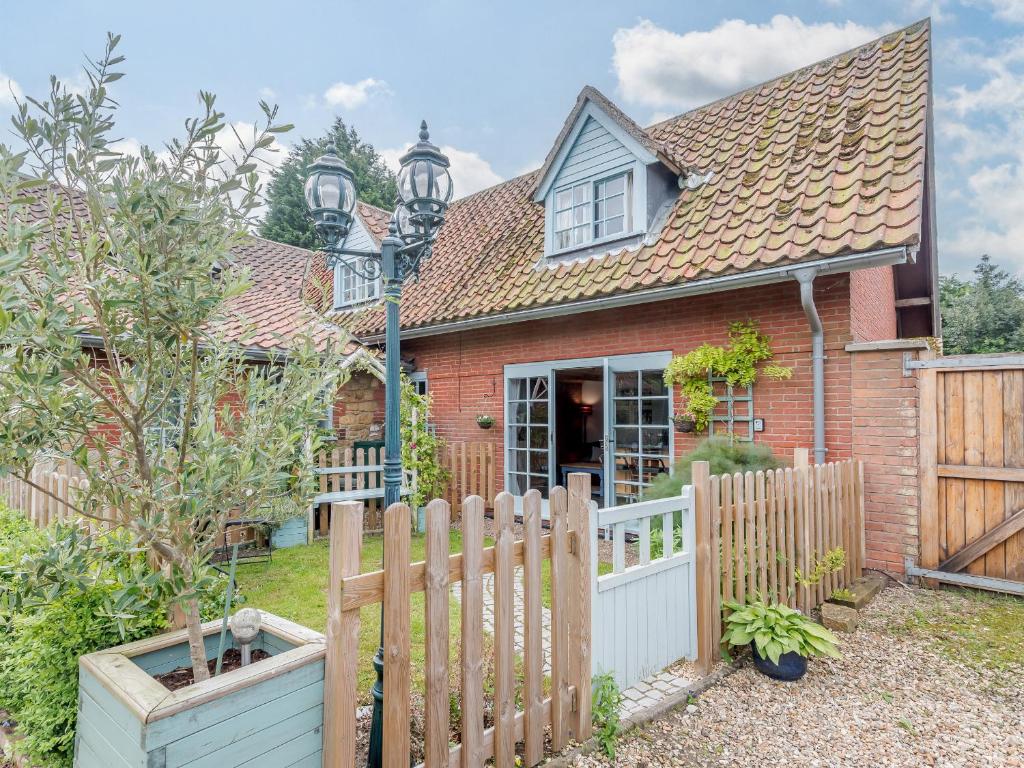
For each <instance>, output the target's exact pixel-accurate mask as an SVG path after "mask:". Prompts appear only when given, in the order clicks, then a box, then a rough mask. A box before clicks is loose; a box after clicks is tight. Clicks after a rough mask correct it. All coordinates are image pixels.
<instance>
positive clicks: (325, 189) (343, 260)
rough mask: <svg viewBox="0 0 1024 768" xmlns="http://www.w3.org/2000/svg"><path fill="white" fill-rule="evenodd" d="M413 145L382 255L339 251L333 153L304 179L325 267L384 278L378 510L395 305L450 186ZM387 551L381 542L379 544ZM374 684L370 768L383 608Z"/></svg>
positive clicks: (342, 214) (390, 435)
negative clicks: (381, 442) (338, 267)
mask: <svg viewBox="0 0 1024 768" xmlns="http://www.w3.org/2000/svg"><path fill="white" fill-rule="evenodd" d="M419 138H420V140H419V142H418V143H417V144H416V145H415V146H413V147H412V149H410V150H409V151H408V152H406V153H405V154H404V155H403V156H402V157H401V159H400V161H399V162H400V163H401V170H399V172H398V205H397V206H396V208H395V212H394V214H393V215H392V217H391V224H390V225H389V227H388V235H387V237H385V238H384V239H383V240H382V241H381V249H380V251H362V250H352V249H347V248H345V247H344V246H345V237H346V235H348V231H349V227H351V225H352V214H353V211H354V210H355V205H356V187H355V182H354V180H353V177H352V171H350V170H349V169H348V167H347V166H346V165H345V163H344V162H343V161H342V160H341V158H339V157H338V155H337V154H336V153H335V151H334V150H333V149H328V150H327V153H326V154H324V155H322V156H321V157H319V158H317V160H316V162H314V163H313V164H312V165H311V166H310V167H309V178H308V179H307V180H306V190H305V191H306V204H307V205H308V206H309V210H310V213H311V214H312V216H313V222H314V225H315V226H316V231H317V234H318V235H319V236H320V239H321V240H322V241H323V244H324V251H325V252H326V253H327V265H328V267H330V268H332V269H333V267H334V266H335V265H336V264H343V265H345V267H347V268H348V269H351V270H352V271H354V272H355V273H356V274H357V275H360V276H361V277H364V278H366V279H367V280H377V279H378V278H381V277H383V279H384V304H385V307H386V313H387V318H386V328H385V344H386V347H385V349H386V363H387V366H386V367H387V375H386V380H385V398H384V404H385V417H384V452H385V458H384V504H385V506H389V505H391V504H395V503H397V502H398V501H399V500H400V499H401V487H402V447H401V431H400V424H399V419H400V416H399V403H400V401H401V396H402V395H401V379H400V366H401V359H400V357H399V315H398V310H399V301H400V299H401V296H402V283H403V282H405V280H406V278H408V277H409V276H410V275H418V274H419V268H420V264H421V263H422V262H423V261H424V260H426V259H428V258H429V257H430V253H431V247H432V245H433V242H434V238H436V237H437V232H438V230H439V229H440V228H441V225H442V224H444V214H445V211H446V210H447V208H448V203H449V202H450V201H451V199H452V180H451V176H450V175H449V173H448V158H447V157H445V156H444V155H443V154H442V153H441V151H440V150H439V149H438V148H437V147H436V146H434V145H433V144H431V143H430V134H429V133H428V132H427V122H426V121H425V120H424V121H423V122H422V123H421V124H420V134H419ZM385 546H387V542H385ZM373 666H374V669H376V670H377V681H376V682H375V683H374V685H373V720H372V722H371V725H370V750H369V752H370V754H369V761H368V768H379V766H380V764H381V747H382V741H383V735H384V734H383V719H382V709H383V707H382V703H383V701H384V605H383V603H382V604H381V614H380V645H379V647H378V648H377V655H376V656H374V658H373Z"/></svg>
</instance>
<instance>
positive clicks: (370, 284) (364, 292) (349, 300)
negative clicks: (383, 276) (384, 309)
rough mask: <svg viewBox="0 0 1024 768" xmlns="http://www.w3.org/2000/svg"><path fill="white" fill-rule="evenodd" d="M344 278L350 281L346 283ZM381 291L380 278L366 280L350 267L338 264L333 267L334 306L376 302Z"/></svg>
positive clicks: (340, 306) (338, 307) (339, 307)
mask: <svg viewBox="0 0 1024 768" xmlns="http://www.w3.org/2000/svg"><path fill="white" fill-rule="evenodd" d="M346 280H348V281H350V284H349V285H346ZM381 293H382V286H381V280H380V278H377V279H376V280H367V279H366V278H364V277H363V276H362V275H360V274H359V273H357V272H356V271H355V270H353V269H352V268H351V267H349V266H346V265H345V264H338V265H337V266H336V267H335V268H334V307H335V308H336V309H341V308H342V307H357V306H360V305H362V304H372V303H375V302H377V301H378V300H379V299H380V297H381Z"/></svg>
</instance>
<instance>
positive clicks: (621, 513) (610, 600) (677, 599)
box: [591, 486, 697, 688]
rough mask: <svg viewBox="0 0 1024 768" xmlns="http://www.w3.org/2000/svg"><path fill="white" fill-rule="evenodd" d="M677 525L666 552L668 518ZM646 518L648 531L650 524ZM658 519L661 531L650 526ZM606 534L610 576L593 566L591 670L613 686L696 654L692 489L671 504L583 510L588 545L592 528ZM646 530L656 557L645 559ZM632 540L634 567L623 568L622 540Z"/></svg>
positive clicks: (669, 535) (647, 553) (669, 534)
mask: <svg viewBox="0 0 1024 768" xmlns="http://www.w3.org/2000/svg"><path fill="white" fill-rule="evenodd" d="M677 514H678V515H680V517H681V519H682V533H683V535H682V543H683V546H682V551H677V550H676V548H675V547H674V546H673V527H674V518H675V517H676V515H677ZM652 518H653V519H654V522H655V525H653V526H652V524H651V523H652ZM658 518H660V522H661V525H660V526H658V525H657V522H658ZM599 528H601V529H604V530H605V531H608V530H610V531H611V533H612V561H613V562H612V573H610V574H604V575H602V576H598V575H597V558H594V560H593V563H594V566H593V574H592V576H593V579H592V581H593V589H592V595H593V622H594V623H593V664H594V671H595V672H596V673H603V672H611V673H613V674H614V676H615V679H616V682H617V683H618V684H619V686H620V687H621V688H625V687H628V686H630V685H633V684H634V683H636V682H638V681H640V680H642V679H644V678H645V677H649V676H650V675H653V674H656V673H658V672H660V671H661V670H662V669H664V668H665V667H667V666H669V665H671V664H673V663H675V662H676V661H678V660H680V659H684V658H687V659H692V658H694V657H695V656H696V649H697V642H696V638H697V618H696V580H695V578H694V567H693V556H694V549H695V538H694V537H695V531H694V520H693V489H692V487H691V486H686V487H684V489H683V493H682V494H681V495H680V496H678V497H676V498H671V499H658V500H655V501H645V502H639V503H637V504H629V505H623V506H619V507H610V508H607V509H602V510H598V509H597V508H596V505H595V506H593V507H592V508H591V537H592V541H591V544H592V546H593V547H594V551H595V552H596V551H597V531H598V529H599ZM652 528H654V529H657V528H660V530H661V534H662V537H663V542H664V543H663V548H662V550H663V554H662V556H661V557H658V558H655V559H651V532H652ZM628 535H634V536H636V537H637V541H636V547H637V551H638V560H639V562H638V563H637V564H636V565H632V566H630V567H628V568H627V567H626V566H625V561H626V546H627V541H626V538H627V536H628Z"/></svg>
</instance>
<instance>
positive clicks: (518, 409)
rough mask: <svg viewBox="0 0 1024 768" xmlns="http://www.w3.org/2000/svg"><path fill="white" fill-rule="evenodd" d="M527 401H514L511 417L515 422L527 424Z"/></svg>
mask: <svg viewBox="0 0 1024 768" xmlns="http://www.w3.org/2000/svg"><path fill="white" fill-rule="evenodd" d="M526 408H527V405H526V403H513V404H512V406H511V408H510V409H509V411H510V413H509V418H510V419H511V420H512V423H513V424H525V423H526V413H527V411H526Z"/></svg>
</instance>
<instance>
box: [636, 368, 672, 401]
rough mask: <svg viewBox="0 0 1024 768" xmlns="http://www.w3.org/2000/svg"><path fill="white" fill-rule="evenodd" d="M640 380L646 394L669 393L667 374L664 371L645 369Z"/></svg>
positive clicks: (659, 394)
mask: <svg viewBox="0 0 1024 768" xmlns="http://www.w3.org/2000/svg"><path fill="white" fill-rule="evenodd" d="M640 381H641V386H642V388H643V393H644V394H645V395H657V396H664V395H667V394H668V390H667V389H665V374H664V373H663V372H662V371H644V372H643V373H642V374H641V375H640Z"/></svg>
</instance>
